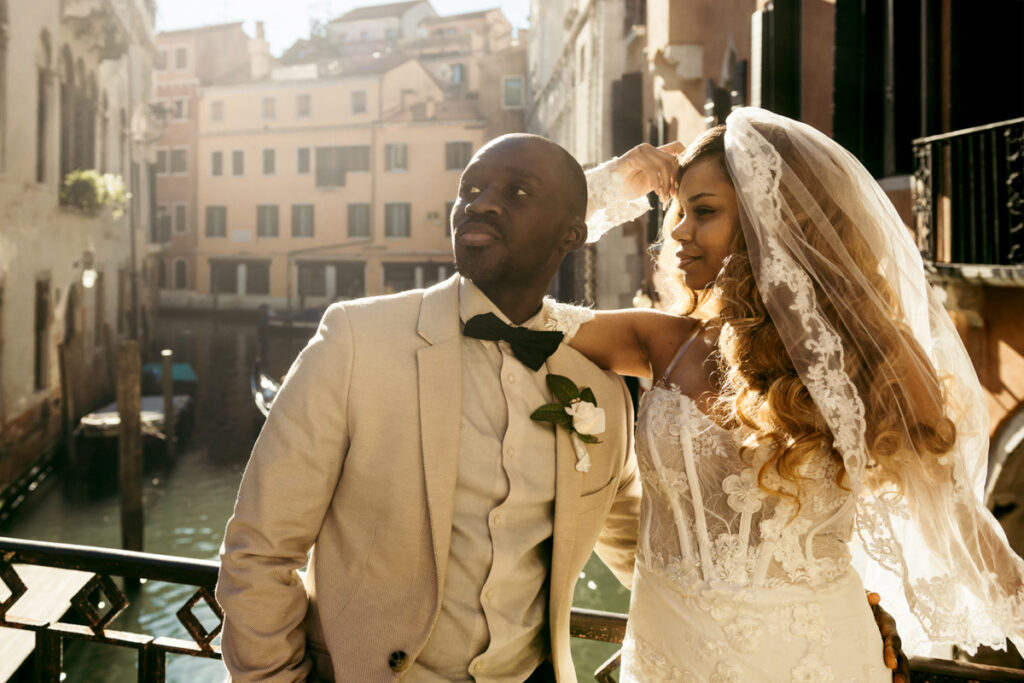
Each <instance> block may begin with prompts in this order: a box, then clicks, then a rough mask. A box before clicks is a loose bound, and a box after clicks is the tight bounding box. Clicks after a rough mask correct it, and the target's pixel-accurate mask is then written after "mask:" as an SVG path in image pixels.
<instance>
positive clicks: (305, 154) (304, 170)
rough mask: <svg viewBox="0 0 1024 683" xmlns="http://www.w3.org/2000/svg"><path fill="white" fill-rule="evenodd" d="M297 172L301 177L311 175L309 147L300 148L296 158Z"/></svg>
mask: <svg viewBox="0 0 1024 683" xmlns="http://www.w3.org/2000/svg"><path fill="white" fill-rule="evenodd" d="M295 172H296V173H298V174H299V175H309V147H299V149H298V155H297V156H296V158H295Z"/></svg>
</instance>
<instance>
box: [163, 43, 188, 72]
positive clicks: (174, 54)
mask: <svg viewBox="0 0 1024 683" xmlns="http://www.w3.org/2000/svg"><path fill="white" fill-rule="evenodd" d="M170 50H171V53H170V54H169V55H168V56H169V57H170V58H171V59H173V60H174V64H173V65H168V71H188V70H189V64H191V63H192V46H191V45H189V44H188V43H183V44H178V45H175V46H174V47H172V48H170ZM178 50H184V51H185V66H183V67H179V66H178Z"/></svg>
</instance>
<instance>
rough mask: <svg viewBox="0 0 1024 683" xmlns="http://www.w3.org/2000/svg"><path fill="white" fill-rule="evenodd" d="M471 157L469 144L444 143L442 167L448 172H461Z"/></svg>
mask: <svg viewBox="0 0 1024 683" xmlns="http://www.w3.org/2000/svg"><path fill="white" fill-rule="evenodd" d="M472 156H473V143H471V142H446V143H445V145H444V167H445V169H447V170H449V171H461V170H462V169H464V168H466V164H468V163H469V159H470V157H472Z"/></svg>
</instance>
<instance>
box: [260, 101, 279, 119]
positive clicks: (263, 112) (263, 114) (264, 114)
mask: <svg viewBox="0 0 1024 683" xmlns="http://www.w3.org/2000/svg"><path fill="white" fill-rule="evenodd" d="M268 101H270V102H273V104H274V106H273V110H274V111H273V114H272V115H271V116H267V110H266V108H265V106H264V105H266V103H267V102H268ZM276 120H277V98H276V97H274V96H272V95H267V96H264V97H261V98H260V121H276Z"/></svg>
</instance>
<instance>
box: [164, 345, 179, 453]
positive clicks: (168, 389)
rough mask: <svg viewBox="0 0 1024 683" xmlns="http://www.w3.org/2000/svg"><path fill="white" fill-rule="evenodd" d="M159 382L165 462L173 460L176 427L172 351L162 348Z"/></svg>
mask: <svg viewBox="0 0 1024 683" xmlns="http://www.w3.org/2000/svg"><path fill="white" fill-rule="evenodd" d="M160 361H161V363H162V366H161V368H160V383H161V385H162V388H163V394H164V446H165V447H166V449H167V462H169V463H170V462H174V454H175V448H176V446H177V444H176V443H175V441H177V437H176V434H177V429H176V426H177V424H176V420H175V415H174V362H173V361H174V352H173V351H171V350H170V349H164V350H163V351H161V352H160Z"/></svg>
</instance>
